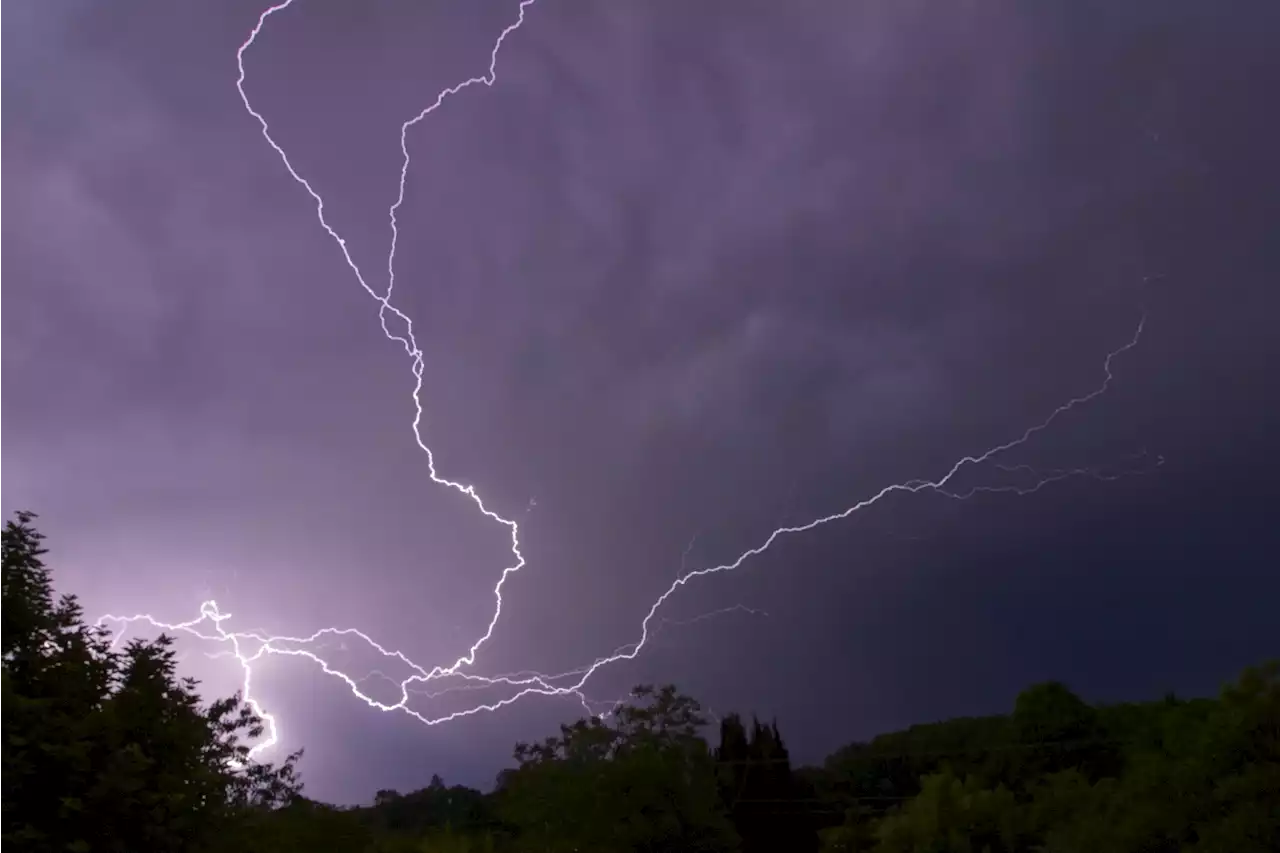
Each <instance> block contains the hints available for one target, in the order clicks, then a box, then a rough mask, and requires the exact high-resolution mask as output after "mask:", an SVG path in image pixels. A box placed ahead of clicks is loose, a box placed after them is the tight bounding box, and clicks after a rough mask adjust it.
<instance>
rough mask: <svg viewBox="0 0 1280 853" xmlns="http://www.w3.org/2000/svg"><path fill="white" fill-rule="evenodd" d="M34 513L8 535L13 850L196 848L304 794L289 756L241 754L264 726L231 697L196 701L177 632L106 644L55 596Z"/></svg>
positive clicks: (6, 700) (2, 704) (6, 654)
mask: <svg viewBox="0 0 1280 853" xmlns="http://www.w3.org/2000/svg"><path fill="white" fill-rule="evenodd" d="M33 518H34V516H33V515H32V514H31V513H18V514H17V516H16V519H15V520H13V521H9V522H8V523H6V525H5V527H4V532H3V614H2V618H0V625H2V628H0V630H2V632H3V639H2V643H3V699H2V701H0V711H2V713H3V717H4V726H3V729H4V731H3V773H2V776H3V842H4V847H5V849H6V850H8V851H26V850H31V851H46V850H48V851H54V850H56V851H73V852H74V851H90V850H93V851H98V850H103V851H122V853H123V851H143V850H145V851H156V852H157V853H163V851H198V850H207V849H213V848H214V847H215V846H217V845H219V844H221V843H223V842H225V841H226V840H227V839H228V838H229V837H231V836H232V835H233V834H234V829H235V828H236V826H237V821H238V820H239V819H240V818H242V817H244V816H245V815H246V814H247V813H248V812H250V811H252V810H255V809H260V808H270V807H274V806H277V805H280V804H281V803H284V802H286V801H287V800H288V799H289V798H290V797H292V796H294V795H295V794H296V793H297V792H298V790H299V789H300V787H301V786H300V784H299V783H298V781H297V779H296V777H295V774H294V765H295V762H296V760H297V757H298V756H297V755H293V756H290V757H289V758H288V759H287V760H286V761H285V762H284V764H283V765H281V766H280V767H272V766H270V765H267V764H260V763H257V762H253V761H249V760H248V753H249V747H248V745H247V744H246V743H245V742H244V740H245V738H256V737H258V736H260V735H261V733H262V724H261V722H260V721H259V720H258V719H257V718H256V717H255V716H254V715H253V713H252V711H251V709H249V708H248V707H247V706H245V705H243V704H242V703H241V702H240V701H239V700H238V698H236V697H232V698H229V699H224V700H220V701H216V702H213V703H212V704H210V705H209V706H208V707H207V708H205V707H201V705H200V701H199V697H198V696H197V695H196V693H195V686H196V685H195V682H194V681H191V680H182V679H179V678H178V676H177V674H176V663H175V655H174V652H173V649H172V641H171V640H170V639H169V638H167V637H161V638H160V639H158V640H156V641H154V642H150V643H146V642H142V641H140V640H139V641H134V642H132V643H130V644H129V645H128V646H127V648H125V649H124V650H123V651H116V650H114V649H112V648H111V645H110V642H109V637H108V635H107V633H106V632H105V631H104V630H102V629H100V628H94V627H91V626H89V625H87V624H86V623H85V621H84V618H83V613H82V611H81V608H80V605H79V604H78V603H77V601H76V599H75V597H74V596H63V597H62V598H59V599H56V600H55V597H54V593H53V584H52V578H51V575H50V571H49V569H48V568H47V567H46V566H45V564H44V562H43V560H42V559H41V558H42V556H43V555H44V554H45V549H44V547H43V545H42V540H43V537H42V536H41V534H40V533H39V532H37V531H36V530H35V528H34V527H33V526H32V520H33Z"/></svg>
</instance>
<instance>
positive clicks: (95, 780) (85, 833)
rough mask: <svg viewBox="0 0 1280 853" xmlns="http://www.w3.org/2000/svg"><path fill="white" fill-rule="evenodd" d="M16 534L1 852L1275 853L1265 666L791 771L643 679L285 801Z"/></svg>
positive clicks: (743, 729) (1277, 787)
mask: <svg viewBox="0 0 1280 853" xmlns="http://www.w3.org/2000/svg"><path fill="white" fill-rule="evenodd" d="M33 521H34V516H32V515H31V514H30V513H18V514H16V515H15V517H14V518H13V520H11V521H9V522H8V523H7V524H6V525H5V527H4V531H3V614H2V618H0V631H2V633H3V696H2V698H0V712H2V713H3V766H2V768H0V770H2V772H0V782H2V784H3V803H2V806H3V830H2V834H0V842H2V843H3V846H4V848H5V849H6V850H8V851H17V852H20V851H41V853H43V852H44V851H49V853H53V851H58V852H59V853H98V851H105V853H153V852H154V853H168V851H175V853H176V851H184V853H185V851H192V853H221V851H231V850H235V851H241V853H292V851H308V853H314V852H315V851H333V853H411V852H412V853H475V852H476V851H493V852H494V853H498V851H511V853H523V851H528V853H534V851H546V853H561V851H565V853H567V851H579V852H580V853H624V851H638V852H639V853H675V851H709V853H720V851H723V853H732V851H742V853H766V851H767V853H774V851H782V853H817V851H820V850H821V851H831V852H832V853H835V851H847V853H857V852H858V851H877V853H951V851H955V853H961V851H963V853H982V852H983V851H988V853H1006V852H1007V853H1012V851H1044V853H1059V851H1060V852H1061V853H1067V851H1100V853H1109V851H1115V853H1128V851H1134V853H1136V851H1196V853H1214V852H1215V851H1222V853H1253V851H1257V853H1262V851H1276V850H1280V663H1277V662H1273V663H1269V664H1265V665H1263V666H1260V667H1254V668H1251V669H1248V670H1246V671H1245V672H1244V673H1243V674H1242V675H1241V676H1240V677H1239V679H1238V680H1236V681H1235V682H1233V683H1231V684H1229V685H1228V686H1226V687H1225V688H1224V689H1223V690H1222V692H1221V694H1220V695H1219V696H1218V697H1217V698H1213V699H1190V700H1186V699H1180V698H1177V697H1175V696H1172V695H1170V696H1165V697H1163V698H1160V699H1157V700H1155V701H1149V702H1134V703H1122V704H1116V705H1090V704H1088V703H1086V702H1084V701H1082V700H1081V699H1080V698H1079V697H1077V696H1076V695H1075V694H1073V693H1072V692H1071V691H1070V690H1068V689H1067V688H1066V687H1065V686H1063V685H1062V684H1058V683H1045V684H1039V685H1033V686H1031V687H1029V688H1028V689H1026V690H1024V691H1023V692H1022V693H1021V694H1020V695H1019V696H1018V697H1017V699H1016V701H1015V703H1014V707H1013V709H1012V710H1011V711H1010V713H1008V714H1002V715H994V716H989V717H976V718H960V719H953V720H948V721H945V722H939V723H931V724H927V725H918V726H912V727H910V728H908V729H905V730H903V731H898V732H892V733H889V734H884V735H881V736H879V737H876V738H874V739H872V740H871V741H869V742H865V743H853V744H850V745H848V746H845V747H843V748H841V749H839V750H837V751H836V752H835V753H833V754H832V755H830V756H829V757H828V758H827V759H826V760H825V761H824V762H823V763H822V764H821V765H819V766H815V767H793V766H792V762H791V758H790V755H789V753H788V750H787V746H786V743H785V740H784V737H783V734H782V732H781V731H780V729H779V726H778V725H777V722H776V721H771V722H768V723H766V722H762V721H760V720H758V719H751V720H750V721H747V720H745V719H743V718H742V717H740V716H738V715H730V716H728V717H725V718H723V719H721V720H720V722H719V726H718V731H717V730H716V729H715V727H713V726H711V725H710V721H709V719H708V717H707V715H706V714H705V713H704V712H703V709H702V708H701V706H700V705H699V704H698V702H697V701H696V700H694V699H693V698H691V697H689V696H686V695H684V694H682V693H680V692H679V691H678V690H677V689H676V688H675V687H673V686H669V685H668V686H663V687H655V686H649V685H643V686H640V687H637V688H636V689H635V690H634V691H633V692H632V695H631V697H630V698H629V700H628V701H626V702H624V703H622V704H620V705H619V706H618V707H617V708H615V709H614V711H613V712H611V713H610V714H609V715H608V716H606V717H593V718H590V719H582V720H578V721H577V722H575V723H572V724H566V725H562V726H561V727H560V730H559V732H558V733H555V734H553V735H551V736H549V737H547V738H546V739H544V740H542V741H540V742H537V743H520V744H517V745H516V746H515V749H514V752H513V758H514V760H515V764H514V766H513V767H511V768H509V769H506V770H503V771H502V772H501V773H500V774H499V775H498V778H497V780H496V782H495V785H494V788H493V790H492V791H489V792H481V791H478V790H475V789H473V788H468V787H464V786H460V785H452V786H451V785H446V784H445V782H444V781H443V780H442V779H440V778H439V777H438V776H433V777H432V778H431V781H430V784H428V785H427V787H425V788H423V789H421V790H418V791H414V792H411V793H405V794H401V793H399V792H396V791H390V790H384V791H379V792H377V794H376V795H375V797H374V800H373V803H372V805H369V806H364V807H355V808H343V807H336V806H330V805H326V804H323V803H320V802H316V801H314V800H311V799H308V798H307V797H306V796H304V794H303V788H302V782H301V779H300V778H299V776H298V773H297V762H298V758H299V756H300V753H297V754H293V755H290V756H287V757H286V758H285V759H284V760H283V761H282V762H280V763H278V764H270V763H264V762H258V761H254V760H251V759H250V757H249V744H250V743H251V742H252V741H253V740H254V739H255V738H257V737H259V736H260V735H261V734H262V721H261V720H259V719H258V718H256V717H255V716H254V714H253V712H252V709H251V708H249V707H248V706H247V705H245V704H244V703H243V702H242V701H241V699H240V697H237V696H233V697H229V698H226V699H221V700H216V701H212V702H210V703H207V704H206V703H204V702H203V701H202V699H201V698H200V696H199V695H198V693H197V684H196V683H195V682H194V681H191V680H189V679H182V678H180V677H179V676H178V674H177V665H176V658H175V654H174V650H173V648H172V641H171V640H170V639H168V638H166V637H160V638H158V639H156V640H151V641H143V640H134V641H132V642H130V643H129V644H127V645H126V646H124V647H123V648H120V649H117V648H114V647H113V646H112V644H111V639H110V636H109V634H108V633H107V632H106V631H105V630H104V629H101V628H98V627H94V626H91V625H89V624H87V623H86V622H85V620H84V616H83V612H82V610H81V608H80V606H79V604H78V603H77V601H76V599H75V598H74V597H73V596H64V597H61V598H57V597H55V595H54V591H53V584H52V576H51V573H50V569H49V568H48V566H46V565H45V563H44V560H43V556H44V554H45V548H44V545H43V537H42V536H41V534H40V533H39V532H38V531H37V530H36V529H35V527H34V526H33ZM708 735H710V737H708ZM712 743H714V744H715V745H714V746H713V745H712Z"/></svg>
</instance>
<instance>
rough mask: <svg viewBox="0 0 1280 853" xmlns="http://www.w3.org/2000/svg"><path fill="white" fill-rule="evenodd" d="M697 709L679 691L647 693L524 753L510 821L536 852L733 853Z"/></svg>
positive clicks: (507, 788)
mask: <svg viewBox="0 0 1280 853" xmlns="http://www.w3.org/2000/svg"><path fill="white" fill-rule="evenodd" d="M705 724H706V720H705V718H704V717H703V716H702V714H701V709H700V707H699V706H698V703H697V702H696V701H694V700H693V699H690V698H689V697H687V696H682V695H680V694H679V693H677V692H676V690H675V688H674V687H670V686H668V687H664V688H662V689H661V690H655V689H654V688H653V687H650V686H640V687H637V688H636V689H635V690H634V691H632V701H631V702H629V703H627V704H623V705H620V706H618V707H617V708H615V709H614V711H613V713H612V714H610V715H609V717H608V719H607V721H606V720H604V719H601V718H600V717H593V718H591V719H590V720H579V721H578V722H577V723H575V724H573V725H566V726H561V727H560V735H559V737H550V738H547V739H546V740H544V741H543V742H542V743H538V744H525V743H521V744H517V745H516V749H515V758H516V760H517V761H518V762H519V763H520V766H519V768H518V769H516V770H515V771H513V772H511V773H508V774H505V776H504V777H503V778H502V789H501V791H500V794H499V797H500V803H501V811H502V814H503V815H504V816H505V817H506V819H507V820H508V821H510V822H511V823H512V824H513V825H515V826H516V827H518V828H519V830H520V831H521V834H522V837H524V838H525V839H526V841H527V842H529V844H530V846H531V849H537V850H548V851H550V850H592V851H601V853H607V852H608V851H619V853H621V851H637V853H646V851H649V852H650V853H666V851H672V850H699V851H729V850H733V849H735V847H736V843H737V839H736V837H735V835H734V832H733V826H732V825H731V824H730V822H729V820H728V819H727V817H726V816H725V814H724V812H723V806H722V805H721V802H720V799H719V796H718V793H717V790H716V777H715V765H714V761H713V759H712V757H711V755H710V751H709V750H708V748H707V744H706V742H705V741H703V739H702V738H701V737H700V735H699V732H700V730H701V728H702V727H703V726H704V725H705Z"/></svg>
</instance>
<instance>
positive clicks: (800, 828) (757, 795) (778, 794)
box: [715, 714, 818, 853]
mask: <svg viewBox="0 0 1280 853" xmlns="http://www.w3.org/2000/svg"><path fill="white" fill-rule="evenodd" d="M715 756H716V762H717V764H718V775H719V782H720V796H721V798H722V799H723V800H724V802H725V803H726V805H727V806H728V808H729V815H730V819H731V820H732V821H733V825H734V828H735V829H736V830H737V831H738V835H739V837H740V838H741V839H742V849H743V851H745V853H756V852H757V851H761V853H763V851H772V850H793V851H796V852H797V853H805V851H811V850H816V849H817V848H818V836H817V833H816V828H815V826H814V822H813V820H812V818H811V816H810V814H809V808H808V803H807V799H808V792H806V791H805V790H804V786H802V785H801V783H800V780H799V779H797V778H796V777H795V776H794V774H793V773H792V771H791V756H790V755H789V753H788V752H787V747H786V744H785V743H783V740H782V735H781V733H780V732H779V731H778V725H777V723H776V721H775V722H774V723H771V724H770V725H768V726H766V725H763V724H762V723H761V722H760V721H759V720H757V719H753V720H752V725H751V732H750V735H748V733H747V730H746V727H745V726H744V725H743V723H742V719H741V718H740V717H739V716H738V715H737V714H729V715H728V716H726V717H725V718H723V719H722V720H721V721H720V745H719V746H718V747H717V748H716V753H715Z"/></svg>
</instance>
